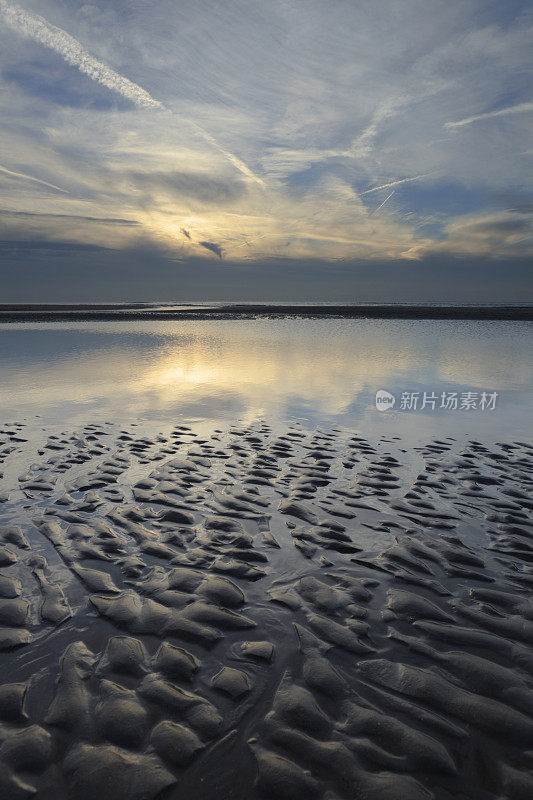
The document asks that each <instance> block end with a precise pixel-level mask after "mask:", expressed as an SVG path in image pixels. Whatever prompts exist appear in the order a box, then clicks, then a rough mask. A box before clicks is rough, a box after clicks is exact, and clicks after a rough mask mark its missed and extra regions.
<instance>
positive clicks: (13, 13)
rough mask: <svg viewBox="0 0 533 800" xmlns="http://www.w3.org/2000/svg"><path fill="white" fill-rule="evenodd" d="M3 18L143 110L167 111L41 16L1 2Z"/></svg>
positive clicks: (15, 28) (15, 29) (3, 1)
mask: <svg viewBox="0 0 533 800" xmlns="http://www.w3.org/2000/svg"><path fill="white" fill-rule="evenodd" d="M0 12H1V15H2V19H3V20H4V22H5V23H6V25H9V27H10V28H12V29H13V30H14V31H16V32H17V33H21V34H22V35H23V36H27V37H29V38H30V39H34V40H35V41H37V42H40V44H43V45H44V46H45V47H49V48H50V50H54V51H55V52H56V53H58V54H59V55H60V56H62V57H63V58H64V60H65V61H66V62H67V64H71V65H72V66H73V67H77V68H78V69H79V70H80V72H83V73H84V74H85V75H88V76H89V78H91V79H92V80H93V81H96V82H97V83H101V84H102V85H103V86H106V87H107V88H108V89H112V90H113V91H115V92H118V93H119V94H121V95H122V96H123V97H127V98H128V99H129V100H132V101H133V102H134V103H135V104H136V105H138V106H141V107H143V108H163V105H162V103H160V102H159V101H158V100H154V98H153V97H152V96H151V95H150V94H148V92H146V91H145V90H144V89H143V88H141V87H140V86H138V85H137V84H136V83H133V82H132V81H130V80H128V79H127V78H124V77H123V76H122V75H119V73H118V72H115V70H114V69H111V67H108V66H107V65H106V64H103V63H102V62H101V61H98V59H96V58H95V57H94V56H92V55H91V54H90V53H89V52H88V51H87V50H85V48H84V47H82V46H81V44H80V43H79V42H78V41H77V39H75V38H74V37H73V36H71V35H70V34H69V33H67V32H66V31H64V30H62V29H61V28H56V26H55V25H51V24H50V23H49V22H48V21H47V20H46V19H45V18H44V17H41V16H40V15H39V14H31V13H30V12H28V11H24V10H23V9H22V8H19V7H18V6H15V5H11V4H9V3H6V1H5V0H0Z"/></svg>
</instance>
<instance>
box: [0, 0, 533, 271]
mask: <svg viewBox="0 0 533 800" xmlns="http://www.w3.org/2000/svg"><path fill="white" fill-rule="evenodd" d="M25 6H26V7H24V8H23V7H21V6H17V5H15V4H13V3H11V2H8V0H0V43H1V44H4V45H5V46H4V47H3V48H2V56H1V60H0V66H1V67H2V93H1V94H0V104H1V108H2V119H3V120H4V123H3V142H4V148H3V157H2V159H3V164H2V167H1V168H0V191H1V190H3V197H4V200H3V202H2V206H3V207H4V208H3V211H4V212H8V213H2V210H1V209H0V236H1V237H2V238H4V239H8V240H17V241H19V240H22V241H26V240H32V241H34V240H35V241H44V242H63V241H68V242H71V243H72V242H74V243H79V244H81V245H84V246H86V245H88V246H94V247H97V246H104V247H106V248H109V249H111V250H114V249H115V250H123V249H127V248H135V247H137V248H139V247H141V248H146V249H147V250H149V249H150V248H152V249H153V250H154V251H156V252H159V253H164V254H165V256H167V257H168V258H170V259H173V260H175V261H180V260H186V259H189V258H203V259H213V258H217V257H218V258H220V259H226V260H231V261H233V262H243V263H246V262H255V261H258V260H262V259H263V260H264V259H272V258H290V259H295V260H298V259H299V260H305V259H309V258H313V259H323V260H324V261H325V262H328V261H335V260H338V259H364V260H367V261H368V260H370V261H372V260H373V259H413V258H415V259H422V258H424V257H426V256H427V255H431V254H435V253H439V254H441V253H447V254H450V255H451V256H455V255H468V256H472V255H475V256H483V257H490V258H502V257H524V256H527V255H531V254H533V240H532V237H531V223H530V221H529V217H528V216H527V214H526V213H524V211H523V210H519V211H517V210H516V209H515V208H513V204H512V203H510V202H507V201H505V200H504V201H501V202H500V201H498V202H496V203H495V201H494V199H493V198H494V197H500V198H501V197H503V196H504V195H505V196H507V197H511V196H512V197H517V196H518V197H522V196H523V194H524V192H525V191H526V190H527V185H526V182H525V175H526V164H527V159H528V155H527V153H528V150H527V146H526V142H527V118H528V114H527V113H526V112H528V111H529V110H530V107H531V103H529V102H527V100H525V99H522V98H521V97H519V96H518V95H519V87H520V80H521V76H522V74H523V67H524V63H525V54H526V46H527V45H526V43H527V41H528V28H529V27H530V26H529V19H528V17H527V16H524V15H517V16H516V17H512V16H511V14H510V13H509V14H508V15H507V16H506V15H505V9H504V8H503V6H502V14H503V16H502V17H501V18H497V17H496V18H491V17H490V15H489V14H488V12H487V14H486V15H485V18H484V17H483V15H477V16H476V15H475V14H473V13H472V12H473V8H474V6H473V5H472V7H471V4H470V3H466V4H464V3H461V4H459V3H452V4H441V3H438V2H434V3H430V4H429V7H428V10H427V13H424V14H420V12H419V8H418V6H417V4H416V3H415V2H410V0H406V2H404V3H403V4H402V9H403V15H402V20H401V23H400V24H399V26H398V25H397V26H396V27H394V26H393V25H392V23H389V22H387V19H388V17H387V13H388V11H390V9H391V8H392V7H393V6H392V5H391V3H390V2H388V0H380V2H378V3H377V4H376V8H375V9H374V12H373V14H372V15H370V16H365V15H364V14H363V12H362V11H361V10H358V9H357V8H356V7H354V6H353V5H352V4H346V3H339V4H338V6H335V7H334V8H333V9H331V10H330V11H329V12H328V13H326V10H325V9H324V7H323V6H322V5H321V4H318V3H315V2H311V3H310V4H309V7H308V8H307V10H306V15H305V24H302V17H301V15H299V14H298V13H297V11H296V10H295V9H292V8H291V7H289V6H287V4H285V3H282V2H274V3H272V4H271V5H269V9H268V13H267V12H266V10H262V9H258V10H257V11H256V12H255V13H252V11H251V10H250V9H249V7H247V6H246V7H245V6H242V5H241V3H240V2H238V0H231V2H230V3H228V4H227V5H226V4H225V5H224V7H223V8H222V7H221V6H220V5H218V4H213V3H211V2H203V3H200V4H189V3H186V4H185V5H184V6H183V7H181V6H180V9H177V8H176V6H175V5H174V4H172V3H169V2H165V0H160V2H157V3H155V4H154V5H153V8H151V9H150V13H148V12H147V10H146V9H144V10H143V9H142V8H141V7H138V8H137V7H136V8H135V9H131V8H129V7H128V14H126V15H121V13H120V12H121V8H120V3H118V4H117V7H116V8H113V9H107V10H105V11H104V10H101V9H98V8H97V7H96V6H88V5H86V4H81V3H77V2H75V3H73V4H71V6H69V7H68V8H66V7H65V6H64V5H59V4H58V3H57V2H56V0H45V2H41V3H39V13H38V14H37V13H35V10H34V9H33V6H35V3H30V2H28V3H27V4H25ZM27 64H29V65H30V66H29V67H28V66H27ZM480 74H483V76H484V77H483V79H480V77H479V76H480ZM513 81H514V97H515V98H516V102H513V103H507V104H505V103H500V104H499V106H498V108H496V109H493V108H491V103H492V100H491V98H492V97H494V95H495V94H496V93H498V92H499V93H500V94H503V93H505V92H509V91H510V87H511V86H513ZM70 88H72V93H71V95H68V96H69V97H73V98H74V99H71V100H70V101H69V102H66V100H65V98H66V97H67V90H69V89H70ZM121 103H123V104H124V105H121ZM117 104H118V105H117ZM450 120H456V121H455V122H454V121H451V122H450ZM480 131H482V133H480ZM391 189H393V191H392V192H391V191H390V190H391ZM495 206H496V207H495ZM9 212H11V213H9ZM13 212H18V213H19V216H16V214H14V213H13ZM109 219H114V220H120V219H123V220H124V224H120V222H118V221H115V222H114V223H109V222H108V221H106V220H109ZM183 231H186V233H184V232H183Z"/></svg>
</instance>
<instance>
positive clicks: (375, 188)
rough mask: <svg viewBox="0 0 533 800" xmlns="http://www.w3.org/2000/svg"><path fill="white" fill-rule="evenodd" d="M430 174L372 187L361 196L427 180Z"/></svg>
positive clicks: (425, 173)
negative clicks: (402, 184)
mask: <svg viewBox="0 0 533 800" xmlns="http://www.w3.org/2000/svg"><path fill="white" fill-rule="evenodd" d="M432 174H433V173H431V172H424V174H423V175H415V176H414V178H402V179H401V180H399V181H391V183H384V184H383V185H382V186H374V188H373V189H367V190H366V191H364V192H361V194H370V192H377V191H378V190H379V189H389V188H390V187H391V186H398V184H400V183H410V182H411V181H418V180H420V178H427V177H428V175H432Z"/></svg>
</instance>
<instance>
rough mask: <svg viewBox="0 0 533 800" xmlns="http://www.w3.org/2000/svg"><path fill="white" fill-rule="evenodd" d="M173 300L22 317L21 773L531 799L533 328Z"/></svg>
mask: <svg viewBox="0 0 533 800" xmlns="http://www.w3.org/2000/svg"><path fill="white" fill-rule="evenodd" d="M158 324H159V325H161V326H162V327H159V328H157V329H155V328H153V327H150V326H146V327H145V328H144V329H143V328H142V326H141V328H139V327H138V323H135V324H131V325H130V324H129V323H128V325H130V327H128V325H124V327H123V328H122V329H117V328H116V327H113V326H114V325H115V323H109V324H108V325H107V326H106V325H104V324H103V323H97V324H95V325H94V326H93V327H90V326H85V325H84V324H81V325H79V326H77V327H71V328H68V327H66V328H64V327H62V326H61V325H56V326H55V327H54V326H50V327H47V326H39V325H35V326H33V327H31V326H30V327H25V326H23V325H20V326H19V327H18V328H16V327H13V326H12V325H10V326H9V331H6V330H2V331H0V336H3V337H4V343H6V342H7V341H9V344H10V347H9V348H5V349H4V351H3V356H2V358H1V360H0V374H2V375H3V377H4V380H3V386H2V390H1V393H0V402H1V405H2V411H3V414H4V422H3V424H2V425H1V426H0V473H1V480H0V501H1V502H0V766H1V769H0V796H2V798H6V799H7V800H11V798H14V799H17V798H26V797H36V798H39V800H52V798H53V799H54V800H56V798H57V800H67V799H68V800H71V799H72V800H74V799H75V800H78V798H79V799H80V800H96V798H102V797H105V798H106V800H107V799H108V798H109V799H110V800H115V798H116V799H117V800H119V799H120V800H124V798H134V800H152V799H153V800H155V798H162V799H163V800H174V798H182V797H187V798H189V797H196V798H199V799H200V800H214V799H215V798H217V800H220V798H234V799H235V800H252V799H253V800H256V798H257V800H260V799H264V800H271V798H276V799H277V798H280V799H282V800H284V799H286V800H293V799H294V800H298V799H299V798H302V799H303V798H305V800H307V798H316V799H317V800H318V799H319V798H324V800H336V799H337V800H356V798H357V800H359V799H360V798H361V799H362V800H378V799H379V800H419V799H420V800H422V799H424V800H425V799H426V798H435V800H452V798H454V799H455V800H457V799H459V798H460V799H461V800H462V799H463V798H468V800H492V799H493V798H494V800H503V798H506V799H507V800H521V798H523V799H524V800H525V799H526V798H527V800H529V799H530V798H531V797H532V796H533V777H532V773H531V769H532V767H533V761H532V757H531V742H532V741H533V650H532V644H533V603H532V601H531V589H532V587H533V570H532V563H533V549H532V543H533V527H532V524H531V508H532V506H533V501H532V500H531V491H530V490H531V484H532V482H533V478H532V467H533V448H532V447H531V445H530V444H528V439H527V438H526V434H527V428H528V425H529V423H530V418H529V417H528V411H527V407H528V405H527V391H528V385H529V381H530V377H529V375H530V373H529V369H530V367H529V365H528V360H527V353H526V351H525V350H523V349H522V350H520V348H519V347H517V344H519V343H520V342H524V341H525V338H524V337H525V334H526V333H527V328H524V327H520V326H521V325H523V324H522V323H503V322H502V323H496V322H490V323H481V322H470V323H468V325H466V327H461V326H458V324H457V323H451V322H446V321H437V322H435V321H434V322H431V323H429V322H428V323H427V324H426V325H424V324H423V323H421V322H420V321H416V323H408V322H406V321H394V322H389V323H386V324H385V325H383V324H382V322H381V321H373V322H369V321H363V322H361V321H353V320H341V321H339V322H337V323H335V324H332V322H331V321H320V322H319V323H316V322H315V321H311V320H309V321H307V320H306V321H301V320H299V321H294V320H293V321H290V322H283V321H282V322H281V323H278V322H272V321H270V322H264V321H262V322H257V321H255V322H246V323H238V324H237V327H235V323H231V324H230V325H227V324H226V323H202V324H201V326H200V327H196V328H195V327H187V325H188V323H184V324H183V327H181V328H179V330H177V329H176V328H175V327H171V325H172V324H171V323H158ZM513 324H514V325H518V327H513ZM387 325H388V327H387ZM480 326H481V327H480ZM378 333H379V336H378ZM328 337H329V338H328ZM17 342H18V344H17ZM489 352H490V353H492V358H489V357H488V353H489ZM513 352H514V363H513V366H512V373H513V375H515V376H516V377H515V379H514V383H513V380H512V379H510V378H509V374H510V370H511V367H510V364H509V358H507V357H506V356H505V354H510V353H513ZM354 354H357V357H355V356H354ZM451 354H453V355H454V356H455V360H454V359H452V358H451ZM77 365H78V366H79V368H78V366H77ZM415 379H416V381H415ZM135 386H137V390H136V391H135V389H134V388H133V387H135ZM418 386H426V387H427V390H428V391H429V390H430V389H431V390H432V389H435V391H436V392H437V393H438V390H443V391H444V389H446V391H448V390H452V389H453V388H454V387H455V388H456V389H457V390H458V391H459V392H461V391H463V390H466V389H467V388H469V390H472V391H473V390H476V391H477V393H478V394H480V393H481V391H482V390H485V389H486V390H487V391H489V390H491V389H493V390H494V391H497V393H498V401H501V402H499V404H498V405H497V406H496V408H495V409H494V411H490V410H489V411H484V410H481V409H479V408H471V409H470V410H466V409H463V411H461V410H460V409H458V410H457V411H453V409H452V410H448V411H447V413H445V411H442V412H439V411H438V409H431V408H429V409H428V408H426V409H425V410H423V411H422V410H419V411H417V409H411V411H410V412H409V411H407V410H404V411H400V410H399V409H398V406H397V407H396V410H394V411H392V412H390V413H382V412H379V411H377V410H376V408H375V407H372V402H373V400H372V398H373V394H374V393H375V391H377V390H378V389H383V388H385V387H387V388H388V389H389V390H391V391H393V392H395V393H397V392H398V393H399V391H400V389H402V390H403V389H404V388H405V389H409V388H415V389H416V388H417V387H418ZM350 387H351V389H350ZM369 398H370V399H369ZM371 400H372V402H371ZM17 403H18V406H17V408H15V407H14V406H15V405H17ZM134 404H136V406H137V408H136V411H135V413H133V411H134V409H133V405H134ZM17 410H18V411H19V414H18V415H17V414H16V413H15V411H17ZM8 414H9V416H7V415H8ZM491 415H492V416H491Z"/></svg>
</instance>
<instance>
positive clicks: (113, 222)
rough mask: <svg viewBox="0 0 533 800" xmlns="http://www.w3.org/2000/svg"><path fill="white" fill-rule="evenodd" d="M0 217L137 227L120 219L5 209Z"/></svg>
mask: <svg viewBox="0 0 533 800" xmlns="http://www.w3.org/2000/svg"><path fill="white" fill-rule="evenodd" d="M0 215H3V216H7V217H22V218H27V219H32V218H37V219H41V218H43V217H44V218H46V219H71V220H81V221H82V222H97V223H102V224H105V225H138V224H139V223H138V222H137V220H134V219H121V218H120V217H87V216H84V215H83V214H53V213H50V214H49V213H47V212H46V211H39V212H36V211H10V210H9V209H7V208H0Z"/></svg>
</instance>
